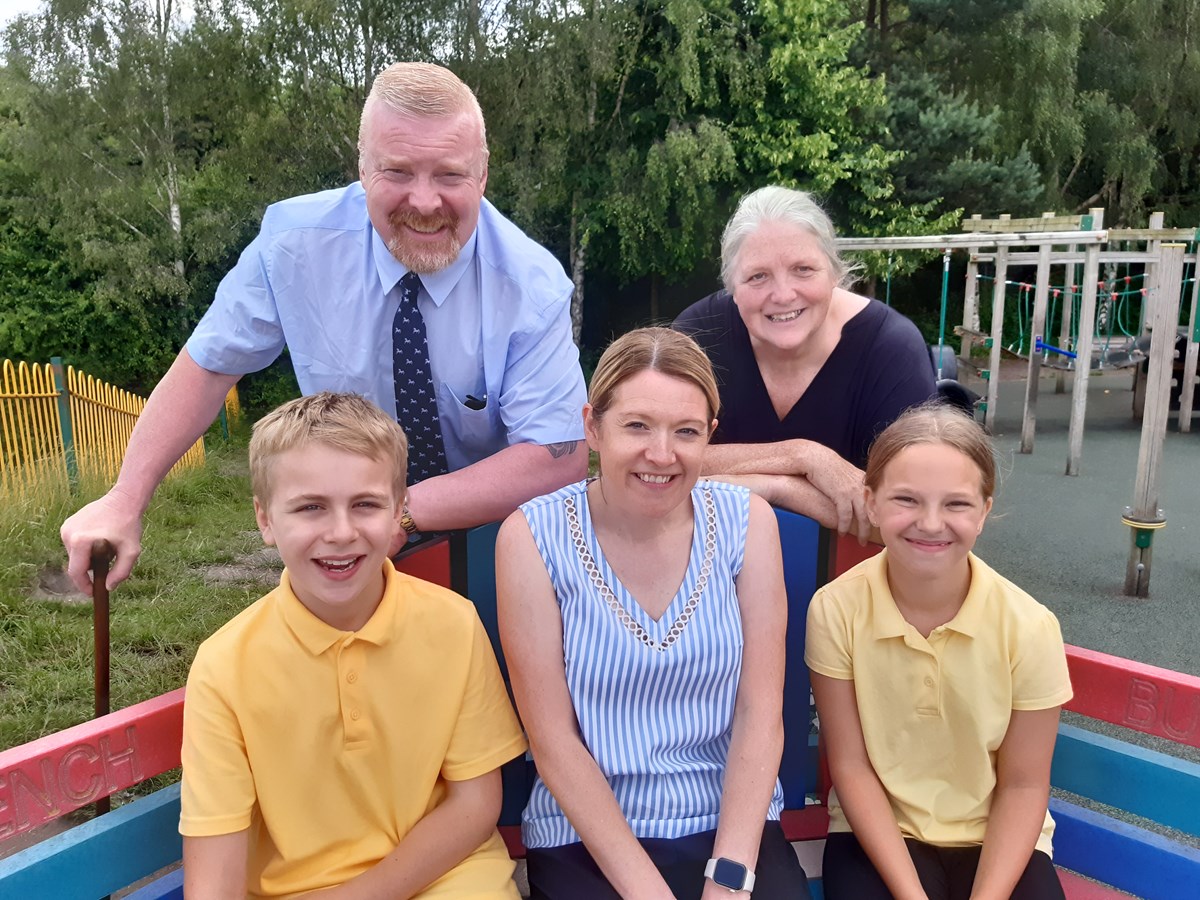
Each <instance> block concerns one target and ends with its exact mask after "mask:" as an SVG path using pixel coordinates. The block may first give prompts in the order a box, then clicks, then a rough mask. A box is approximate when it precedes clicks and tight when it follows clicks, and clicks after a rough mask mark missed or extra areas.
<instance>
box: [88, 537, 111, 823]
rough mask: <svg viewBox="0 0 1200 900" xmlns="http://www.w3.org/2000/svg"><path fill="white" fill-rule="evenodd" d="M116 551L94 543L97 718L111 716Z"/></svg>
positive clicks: (102, 804)
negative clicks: (111, 590) (111, 591)
mask: <svg viewBox="0 0 1200 900" xmlns="http://www.w3.org/2000/svg"><path fill="white" fill-rule="evenodd" d="M116 555H117V554H116V551H114V550H113V546H112V544H110V543H109V542H108V541H106V540H103V539H101V540H98V541H96V542H94V543H93V544H92V642H93V645H94V652H93V656H94V657H95V661H96V673H95V685H96V690H95V694H96V707H95V713H96V714H95V718H97V719H98V718H100V717H101V716H106V715H108V711H109V710H108V700H109V694H108V686H109V678H108V675H109V673H108V649H109V636H108V585H107V584H106V581H107V580H108V567H109V566H110V565H112V561H113V559H115V558H116ZM110 806H111V803H110V801H109V798H108V797H101V798H100V799H99V800H97V801H96V815H98V816H99V815H103V814H104V813H106V812H108V810H109V808H110Z"/></svg>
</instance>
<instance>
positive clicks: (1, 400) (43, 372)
mask: <svg viewBox="0 0 1200 900" xmlns="http://www.w3.org/2000/svg"><path fill="white" fill-rule="evenodd" d="M66 480H67V466H66V458H65V454H64V453H63V441H62V429H61V428H60V427H59V421H58V391H57V390H55V387H54V372H53V369H52V368H51V366H50V365H49V363H47V364H45V365H38V364H34V365H32V366H31V365H29V364H28V363H24V362H22V363H17V364H16V365H14V364H13V363H12V362H11V361H10V360H7V359H6V360H4V363H3V370H2V377H0V489H3V490H5V491H9V490H11V489H13V488H15V487H18V486H23V485H26V484H33V483H37V482H41V481H59V482H62V483H63V484H65V483H66Z"/></svg>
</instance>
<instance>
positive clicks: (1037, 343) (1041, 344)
mask: <svg viewBox="0 0 1200 900" xmlns="http://www.w3.org/2000/svg"><path fill="white" fill-rule="evenodd" d="M1042 350H1049V351H1050V352H1051V353H1057V354H1058V355H1059V356H1065V357H1067V358H1068V359H1078V358H1079V354H1078V353H1072V352H1071V351H1070V350H1064V349H1063V348H1062V347H1055V346H1054V345H1053V344H1047V343H1046V342H1045V341H1043V340H1042V336H1041V335H1040V334H1039V335H1038V336H1037V337H1035V338H1034V339H1033V352H1034V353H1039V352H1041V351H1042Z"/></svg>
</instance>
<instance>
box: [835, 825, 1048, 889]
mask: <svg viewBox="0 0 1200 900" xmlns="http://www.w3.org/2000/svg"><path fill="white" fill-rule="evenodd" d="M904 843H905V844H907V845H908V855H909V856H911V857H912V861H913V864H914V865H915V866H916V868H917V877H918V878H920V879H921V885H922V887H924V888H925V893H926V894H928V895H929V900H969V898H970V896H971V886H972V885H973V884H974V883H975V870H976V868H978V866H979V854H980V851H981V850H982V849H983V848H982V847H980V846H974V847H935V846H933V845H932V844H923V843H921V842H920V841H914V840H912V839H910V838H905V840H904ZM822 869H823V871H822V874H821V879H822V881H821V886H822V887H823V888H824V890H825V898H826V900H876V898H878V900H891V897H892V895H891V893H890V892H889V891H888V889H887V886H886V885H885V884H884V883H883V879H882V878H880V877H879V873H878V872H877V871H875V865H874V864H873V863H872V862H871V860H870V858H869V857H868V856H867V853H866V851H865V850H863V848H862V845H861V844H859V842H858V839H857V838H856V837H855V836H854V835H853V834H849V833H846V832H838V833H837V834H831V835H829V837H828V839H827V840H826V841H825V856H824V859H823V861H822ZM1012 898H1013V900H1063V890H1062V885H1061V884H1060V883H1059V881H1058V873H1057V872H1056V871H1055V870H1054V863H1053V862H1051V861H1050V857H1049V856H1047V855H1046V854H1045V853H1043V852H1042V851H1040V850H1034V851H1033V856H1031V857H1030V859H1029V863H1028V865H1026V866H1025V871H1024V872H1023V873H1022V874H1021V880H1020V881H1018V882H1017V886H1016V887H1015V888H1013V892H1012Z"/></svg>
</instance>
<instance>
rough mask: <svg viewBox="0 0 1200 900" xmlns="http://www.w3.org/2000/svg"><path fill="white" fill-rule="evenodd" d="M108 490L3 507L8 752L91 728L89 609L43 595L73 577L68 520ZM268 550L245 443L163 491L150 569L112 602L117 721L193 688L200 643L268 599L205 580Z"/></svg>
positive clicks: (1, 595)
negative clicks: (48, 582)
mask: <svg viewBox="0 0 1200 900" xmlns="http://www.w3.org/2000/svg"><path fill="white" fill-rule="evenodd" d="M103 490H104V488H103V487H102V486H99V485H90V486H84V487H83V488H81V489H80V490H79V492H78V493H76V494H75V495H71V494H68V493H67V491H66V490H65V489H63V488H61V487H55V486H53V485H47V486H38V487H37V488H35V489H32V490H29V491H26V492H24V493H23V494H22V495H21V496H19V497H12V498H7V502H6V503H4V504H2V505H0V558H3V560H4V564H3V565H0V748H3V747H11V746H15V745H17V744H21V743H25V742H27V741H31V740H33V739H35V738H38V737H41V736H42V735H45V734H49V733H51V732H54V731H58V730H61V729H63V728H67V727H69V726H71V725H75V724H78V723H79V722H82V721H85V720H87V719H89V718H91V715H92V704H93V700H92V691H93V685H92V606H91V603H90V601H81V600H79V598H76V599H75V600H74V601H71V600H66V599H61V598H47V597H46V596H45V591H39V584H40V583H41V582H42V581H43V580H44V579H45V578H46V576H47V573H53V572H54V571H55V570H61V569H62V568H63V567H64V566H65V562H66V555H65V553H64V552H63V548H62V544H61V542H60V541H59V537H58V529H59V526H60V525H61V524H62V521H63V519H65V518H66V517H67V516H68V515H69V514H70V513H71V512H72V511H73V510H75V509H77V508H78V507H80V506H82V505H83V504H84V503H86V502H88V501H90V500H91V499H93V498H95V497H97V496H99V495H100V494H101V493H103ZM261 547H262V540H261V538H260V537H259V536H258V531H257V529H256V527H255V524H254V511H253V508H252V506H251V502H250V481H249V475H248V472H247V469H246V447H245V443H244V441H241V442H239V441H235V442H233V443H230V444H225V445H220V446H217V447H216V449H214V450H213V451H211V452H210V454H209V458H208V462H207V463H206V465H205V466H204V467H203V468H201V469H197V470H194V471H190V472H186V473H183V474H180V475H178V476H175V477H174V478H172V479H170V480H169V481H168V482H167V483H165V484H164V485H163V486H162V487H160V488H159V490H158V493H157V494H156V495H155V499H154V502H153V503H152V505H151V507H150V510H149V512H148V513H147V515H146V520H145V531H144V534H143V539H142V556H141V559H140V560H139V561H138V564H137V566H136V567H135V568H134V570H133V575H132V576H130V578H129V579H128V580H127V581H125V582H123V583H122V584H121V585H119V586H118V587H117V588H116V589H115V590H114V591H113V592H112V595H111V607H112V621H111V631H112V651H111V660H112V675H111V682H112V687H111V690H112V708H113V709H120V708H122V707H125V706H129V705H130V704H133V703H137V702H139V701H141V700H146V699H149V698H151V697H154V696H157V695H159V694H162V693H165V692H166V691H170V690H174V689H175V688H177V687H180V686H181V685H183V684H184V682H185V680H186V678H187V671H188V668H189V667H190V666H191V662H192V658H193V656H194V655H195V652H196V648H197V646H199V644H200V642H201V641H203V640H204V639H205V638H206V637H208V635H209V634H211V633H212V632H213V631H215V630H216V629H217V628H218V627H219V626H221V625H222V624H224V623H225V622H226V621H228V620H229V619H230V618H232V617H233V616H234V615H235V614H236V613H237V612H239V611H240V610H242V609H244V608H245V607H246V606H247V605H249V604H250V603H252V602H253V601H254V600H256V599H257V598H258V597H259V596H261V595H262V594H263V593H264V592H265V590H266V589H267V588H266V587H264V585H262V584H255V583H252V582H232V583H230V582H213V581H212V580H211V579H209V580H206V577H205V574H206V572H205V570H206V568H207V567H209V566H212V565H219V564H227V563H231V562H234V561H236V560H237V559H238V558H240V557H241V556H243V555H245V554H248V553H251V552H253V551H255V550H258V549H260V548H261Z"/></svg>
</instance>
